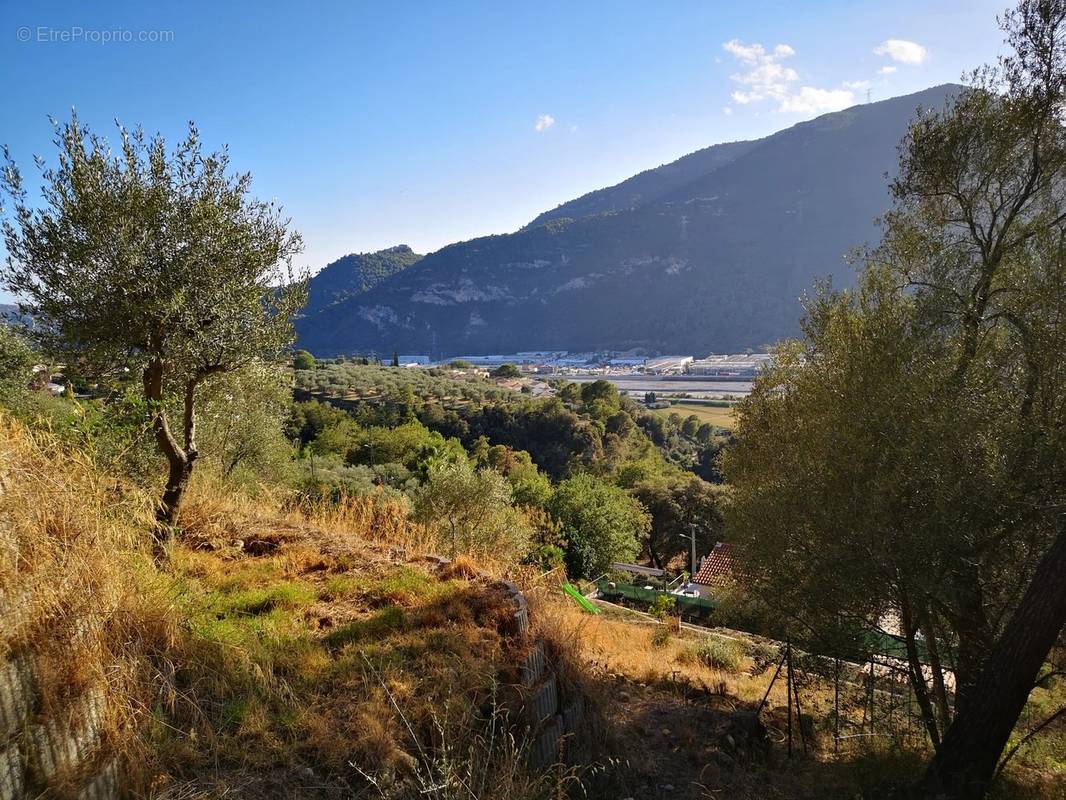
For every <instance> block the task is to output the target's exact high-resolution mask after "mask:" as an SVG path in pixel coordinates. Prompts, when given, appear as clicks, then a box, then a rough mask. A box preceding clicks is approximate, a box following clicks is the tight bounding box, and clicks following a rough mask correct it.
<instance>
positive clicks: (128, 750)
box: [0, 414, 179, 791]
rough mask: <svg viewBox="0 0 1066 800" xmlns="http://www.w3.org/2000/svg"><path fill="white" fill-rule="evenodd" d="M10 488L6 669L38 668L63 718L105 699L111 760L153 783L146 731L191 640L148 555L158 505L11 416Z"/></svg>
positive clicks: (5, 493)
mask: <svg viewBox="0 0 1066 800" xmlns="http://www.w3.org/2000/svg"><path fill="white" fill-rule="evenodd" d="M0 487H2V491H0V598H2V599H0V620H2V621H3V625H2V626H0V631H2V633H0V660H7V659H8V658H17V659H22V660H25V661H27V662H30V663H32V664H33V665H34V669H35V673H36V683H37V695H38V696H37V701H38V713H39V714H40V715H41V716H42V717H44V718H51V719H62V718H64V716H65V714H66V711H67V709H68V708H69V707H70V705H71V702H72V701H73V700H75V699H77V698H78V697H81V696H83V695H84V694H85V692H87V691H90V690H92V691H100V692H102V693H103V696H104V698H105V700H106V701H107V702H106V709H107V710H106V713H105V715H104V717H105V719H104V723H103V730H102V739H103V742H104V746H103V747H102V751H103V752H101V753H100V754H99V757H100V758H101V759H103V758H106V757H107V755H108V753H111V752H117V753H120V754H122V755H123V756H124V758H125V761H126V763H127V765H129V767H130V769H131V770H132V773H133V776H134V777H135V778H144V777H146V776H145V774H144V769H143V767H144V765H147V764H150V763H151V757H150V753H149V752H148V751H147V750H146V749H145V747H144V742H143V740H142V739H141V738H140V737H139V735H138V733H139V731H141V730H142V729H143V727H144V724H145V721H146V719H147V718H148V717H149V716H150V715H151V713H152V712H151V709H152V706H153V705H154V704H155V703H156V702H157V699H158V696H157V689H158V687H159V686H160V682H159V680H158V678H159V675H160V669H161V667H163V666H164V664H165V660H164V658H163V656H164V654H165V653H166V652H167V651H168V650H169V649H170V646H171V645H172V643H173V642H175V641H176V640H177V638H178V637H179V631H178V623H177V620H176V617H175V616H174V614H173V608H174V606H173V603H172V601H171V598H170V597H169V596H168V595H167V594H166V593H165V592H164V591H162V588H163V587H162V585H161V584H159V583H157V582H154V581H153V580H152V575H153V570H152V568H151V566H150V561H149V560H148V558H147V557H146V556H145V555H144V553H143V551H142V549H141V548H140V543H141V542H142V540H143V539H144V538H145V537H144V531H147V530H148V529H149V525H150V521H151V508H152V507H151V504H150V503H149V502H147V500H146V498H145V497H144V496H143V495H142V494H141V493H140V492H138V491H136V490H135V489H133V488H131V487H130V486H128V485H125V484H124V483H123V482H121V481H117V480H114V479H112V478H110V477H108V476H106V475H103V474H102V473H101V472H99V471H98V470H97V469H96V467H95V465H94V464H93V463H92V461H91V460H90V459H89V458H88V457H86V456H85V455H84V454H81V453H79V452H76V451H71V450H69V449H68V448H65V447H63V446H62V445H61V444H60V443H59V442H58V441H57V440H56V439H54V438H52V437H50V436H48V435H46V434H37V435H31V434H30V433H29V432H28V431H27V430H25V429H24V428H23V427H22V426H20V425H18V424H16V423H14V422H12V421H11V420H10V419H8V418H7V417H5V416H3V414H0ZM63 781H64V777H63V776H60V777H59V778H58V779H57V785H55V786H53V787H51V788H52V789H53V790H58V791H61V790H62V789H63V785H62V784H63Z"/></svg>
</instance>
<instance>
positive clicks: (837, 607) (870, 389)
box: [725, 0, 1066, 798]
mask: <svg viewBox="0 0 1066 800" xmlns="http://www.w3.org/2000/svg"><path fill="white" fill-rule="evenodd" d="M1003 24H1004V27H1005V29H1006V32H1007V40H1008V44H1009V45H1010V46H1011V49H1012V53H1011V54H1010V55H1009V56H1007V57H1005V58H1004V59H1003V60H1002V61H1001V62H1000V64H999V65H998V66H997V67H994V68H993V67H987V68H984V69H982V70H979V71H977V72H976V73H974V75H973V78H972V81H971V86H970V87H969V88H968V89H966V90H964V91H962V92H961V93H960V95H959V96H958V97H957V98H955V100H954V101H953V102H951V103H949V104H948V105H947V106H946V107H945V108H944V109H942V110H937V111H925V112H923V113H921V114H920V115H919V116H918V118H917V119H916V120H915V122H914V123H913V125H912V126H911V128H910V131H909V133H908V135H907V136H906V138H905V139H904V141H903V143H902V145H901V148H900V169H899V174H898V177H897V179H896V180H895V181H894V183H893V185H892V193H893V197H894V201H895V202H894V205H893V208H892V210H891V212H890V213H889V214H888V215H887V217H886V219H885V236H884V239H883V241H882V243H881V245H880V246H879V247H878V248H876V249H875V250H874V251H872V252H871V253H869V254H868V255H867V259H866V271H865V273H864V275H863V276H862V279H861V281H860V286H859V288H858V290H857V291H855V292H853V293H844V294H833V293H829V292H824V293H823V294H822V295H821V296H820V297H819V299H818V300H817V301H815V302H813V303H812V304H811V305H810V307H809V309H808V315H807V318H806V320H805V323H804V332H805V334H806V336H805V339H804V341H803V342H798V343H792V344H790V345H786V346H783V347H782V348H781V349H780V350H779V353H778V362H777V364H776V366H775V367H774V368H773V369H771V370H770V371H769V372H768V373H767V374H766V375H765V376H761V377H760V378H759V379H758V380H757V381H756V388H755V391H754V392H753V393H752V395H751V397H750V398H749V400H748V401H746V402H745V403H744V404H743V405H742V408H741V413H740V422H739V425H738V427H737V429H736V431H735V433H736V437H737V438H736V442H735V445H734V446H733V447H732V448H731V449H730V451H729V453H728V455H727V457H726V462H725V469H726V475H727V477H728V478H729V480H730V481H731V482H732V483H733V484H734V494H733V497H734V502H733V505H732V508H731V511H730V519H729V523H730V525H731V527H732V531H733V533H734V534H735V535H736V537H737V539H738V541H739V542H740V543H741V544H742V545H743V547H742V548H741V553H742V554H746V556H744V555H742V557H743V558H745V560H746V561H747V562H748V563H747V567H746V568H747V570H748V571H749V574H751V575H752V576H753V580H754V581H755V582H756V584H757V585H758V586H760V588H762V589H763V593H764V596H767V597H770V598H773V600H774V601H776V602H777V603H779V604H781V606H782V608H785V609H789V610H790V611H791V612H795V616H796V617H797V619H796V624H798V625H809V626H811V628H812V629H814V628H824V627H826V626H831V625H833V624H834V621H842V620H845V621H848V620H850V621H854V622H863V621H864V622H866V623H873V622H875V621H876V620H877V619H878V618H879V617H880V616H881V615H882V614H885V613H892V614H894V615H896V616H898V619H899V621H900V625H901V628H902V632H903V636H904V640H905V644H906V645H907V650H908V661H909V662H910V678H911V682H912V684H913V686H914V689H915V694H916V697H917V698H918V703H919V706H920V707H921V711H922V714H923V718H924V720H925V725H926V730H927V731H928V733H929V738H930V741H931V743H932V744H933V747H934V749H935V756H934V758H933V759H932V761H931V764H930V768H929V771H928V775H927V776H926V780H925V784H924V786H923V788H922V790H921V791H922V792H924V793H925V794H923V796H947V797H953V798H955V797H959V798H962V797H965V798H970V797H974V798H976V797H981V796H983V795H984V793H985V792H986V791H987V788H988V786H989V784H990V783H991V781H992V779H993V777H994V775H995V774H996V771H997V768H998V767H999V766H1000V759H1001V754H1002V752H1003V749H1004V746H1005V745H1006V743H1007V741H1008V740H1009V738H1010V736H1011V734H1012V731H1013V730H1014V727H1015V725H1016V723H1017V720H1018V718H1019V715H1020V713H1021V711H1022V709H1023V707H1024V706H1025V704H1026V701H1027V698H1028V697H1029V694H1030V692H1031V691H1032V689H1033V688H1034V686H1037V685H1039V684H1040V683H1041V682H1043V681H1045V680H1046V679H1047V675H1048V673H1047V671H1046V670H1045V667H1044V665H1045V662H1046V660H1047V656H1048V653H1049V650H1050V649H1051V647H1052V646H1053V645H1054V643H1055V641H1056V638H1057V637H1058V636H1059V635H1060V632H1061V631H1062V629H1063V625H1064V623H1066V581H1063V580H1062V576H1063V575H1064V574H1066V516H1064V514H1063V509H1064V508H1066V442H1064V440H1063V437H1062V430H1063V429H1064V427H1066V374H1064V370H1063V358H1062V355H1063V353H1064V352H1066V272H1064V269H1066V268H1064V266H1063V265H1064V264H1066V128H1064V125H1063V123H1064V122H1066V120H1064V118H1063V110H1064V107H1066V2H1063V1H1062V0H1023V2H1021V3H1020V4H1019V6H1018V8H1017V10H1016V11H1014V12H1011V13H1009V14H1007V15H1006V16H1005V17H1004V19H1003ZM919 641H924V644H925V645H926V648H927V651H928V652H927V656H923V657H922V658H921V659H919V656H918V652H917V650H918V648H917V644H918V642H919ZM923 661H924V662H927V663H925V665H924V666H923V663H922V662H923ZM948 671H950V672H952V673H954V678H955V684H956V691H955V696H954V705H953V707H952V704H951V703H950V702H949V699H948V692H947V690H946V688H945V684H946V683H947V681H946V678H945V673H946V672H948Z"/></svg>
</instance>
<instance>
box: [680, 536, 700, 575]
mask: <svg viewBox="0 0 1066 800" xmlns="http://www.w3.org/2000/svg"><path fill="white" fill-rule="evenodd" d="M688 528H689V532H688V533H679V534H678V536H680V537H681V538H682V539H688V541H689V547H690V550H689V562H688V568H689V579H690V580H691V579H692V578H693V577H695V575H696V523H695V522H690V523H689V525H688Z"/></svg>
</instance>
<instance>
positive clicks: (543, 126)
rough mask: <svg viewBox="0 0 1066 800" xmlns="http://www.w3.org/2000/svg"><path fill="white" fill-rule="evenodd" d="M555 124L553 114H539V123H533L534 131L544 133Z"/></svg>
mask: <svg viewBox="0 0 1066 800" xmlns="http://www.w3.org/2000/svg"><path fill="white" fill-rule="evenodd" d="M554 124H555V117H553V116H552V115H551V114H538V115H537V121H536V122H534V123H533V130H535V131H536V132H537V133H544V131H546V130H548V128H550V127H551V126H552V125H554Z"/></svg>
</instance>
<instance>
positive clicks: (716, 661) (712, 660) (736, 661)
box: [696, 636, 743, 672]
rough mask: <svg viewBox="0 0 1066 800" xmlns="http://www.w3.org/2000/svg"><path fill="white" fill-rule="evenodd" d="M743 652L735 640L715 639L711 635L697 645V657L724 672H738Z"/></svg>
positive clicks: (712, 667) (707, 664)
mask: <svg viewBox="0 0 1066 800" xmlns="http://www.w3.org/2000/svg"><path fill="white" fill-rule="evenodd" d="M742 657H743V653H742V652H741V650H740V647H739V646H738V645H737V644H736V643H735V642H730V641H726V640H724V639H714V638H711V637H709V636H707V637H704V638H703V640H702V641H701V642H700V643H699V644H698V645H696V658H697V659H698V660H699V661H700V662H701V663H703V664H704V665H706V666H708V667H710V668H711V669H718V670H721V671H722V672H737V671H738V670H739V669H740V660H741V658H742Z"/></svg>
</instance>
